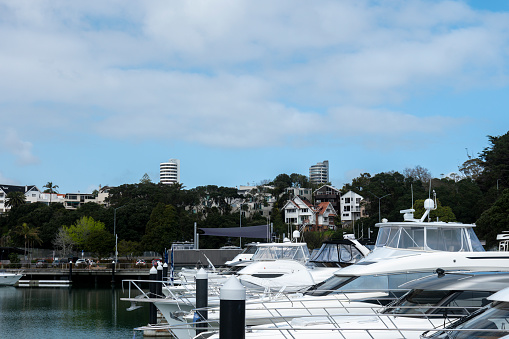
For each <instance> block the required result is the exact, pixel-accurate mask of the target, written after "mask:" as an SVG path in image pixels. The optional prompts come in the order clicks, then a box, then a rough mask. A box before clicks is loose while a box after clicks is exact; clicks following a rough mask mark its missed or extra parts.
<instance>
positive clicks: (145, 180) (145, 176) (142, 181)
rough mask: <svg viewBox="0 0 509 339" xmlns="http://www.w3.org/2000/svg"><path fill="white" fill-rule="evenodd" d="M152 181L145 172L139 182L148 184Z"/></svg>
mask: <svg viewBox="0 0 509 339" xmlns="http://www.w3.org/2000/svg"><path fill="white" fill-rule="evenodd" d="M150 183H152V180H150V177H149V176H148V174H147V173H145V174H143V177H142V178H141V179H140V184H150Z"/></svg>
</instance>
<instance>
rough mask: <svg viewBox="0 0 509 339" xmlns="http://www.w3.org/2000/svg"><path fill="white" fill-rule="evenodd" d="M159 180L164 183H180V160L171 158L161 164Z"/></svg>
mask: <svg viewBox="0 0 509 339" xmlns="http://www.w3.org/2000/svg"><path fill="white" fill-rule="evenodd" d="M159 181H160V182H161V183H162V184H178V183H180V160H179V159H170V160H169V161H168V162H162V163H160V164H159Z"/></svg>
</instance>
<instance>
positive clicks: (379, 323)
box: [210, 270, 509, 339]
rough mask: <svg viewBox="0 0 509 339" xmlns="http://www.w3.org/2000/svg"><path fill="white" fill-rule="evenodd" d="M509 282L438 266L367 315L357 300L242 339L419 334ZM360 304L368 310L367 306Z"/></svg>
mask: <svg viewBox="0 0 509 339" xmlns="http://www.w3.org/2000/svg"><path fill="white" fill-rule="evenodd" d="M508 284H509V273H500V272H476V273H468V274H466V273H463V272H455V273H447V274H445V273H444V272H443V271H441V270H439V273H438V275H432V276H428V277H425V278H421V279H417V280H415V281H411V282H408V283H406V284H405V286H404V287H408V288H412V289H411V290H410V291H409V292H408V293H407V294H405V295H404V296H402V297H401V298H400V299H398V300H396V301H395V302H393V303H391V304H389V305H387V306H386V307H384V308H371V313H369V312H359V311H358V309H359V308H360V307H362V306H360V305H361V304H362V303H357V305H356V306H355V307H352V308H350V310H349V312H337V310H338V309H334V310H333V309H329V308H327V313H326V315H325V316H324V315H323V314H322V315H314V316H307V317H302V318H293V319H290V320H287V321H284V322H280V323H277V324H274V325H264V326H252V327H249V330H248V331H247V332H246V338H258V337H267V338H302V339H312V338H344V339H359V338H376V339H394V338H419V336H420V335H421V333H422V332H424V331H426V330H429V329H436V328H443V327H444V326H446V325H449V324H452V323H453V322H454V321H455V320H456V319H458V318H462V317H464V316H469V315H471V314H472V313H474V312H476V311H477V310H479V309H480V308H481V307H483V306H485V305H486V304H488V303H489V300H490V295H491V294H492V293H494V292H495V291H499V290H500V289H502V288H504V287H505V286H507V285H508ZM364 304H365V306H364V307H365V308H366V309H369V305H370V304H367V303H364ZM366 305H368V307H367V306H366ZM506 317H507V314H506ZM499 325H501V324H499ZM501 327H502V326H499V328H501ZM505 334H507V333H505ZM210 338H217V336H211V337H210ZM439 338H449V337H448V336H443V337H439ZM462 338H463V337H462ZM464 338H472V337H471V336H468V337H464ZM476 338H477V337H476ZM483 338H484V337H483ZM489 338H492V337H489Z"/></svg>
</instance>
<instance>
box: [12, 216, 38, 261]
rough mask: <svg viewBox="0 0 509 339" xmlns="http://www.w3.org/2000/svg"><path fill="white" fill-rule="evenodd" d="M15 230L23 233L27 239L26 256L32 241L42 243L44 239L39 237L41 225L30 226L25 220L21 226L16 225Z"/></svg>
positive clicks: (20, 233)
mask: <svg viewBox="0 0 509 339" xmlns="http://www.w3.org/2000/svg"><path fill="white" fill-rule="evenodd" d="M14 232H15V233H16V234H18V235H21V236H22V237H23V238H24V240H25V258H26V255H27V247H28V249H29V250H30V243H32V244H33V243H34V242H37V243H38V244H40V243H42V240H41V238H40V237H39V227H30V226H28V224H27V223H26V222H24V223H23V224H21V226H18V227H16V229H15V231H14Z"/></svg>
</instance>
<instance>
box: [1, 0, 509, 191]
mask: <svg viewBox="0 0 509 339" xmlns="http://www.w3.org/2000/svg"><path fill="white" fill-rule="evenodd" d="M508 75H509V5H508V2H507V1H473V0H472V1H438V0H436V1H411V0H410V1H403V0H401V1H399V0H388V1H362V0H361V1H359V0H355V1H353V0H352V1H326V0H324V1H303V0H301V1H299V0H286V1H284V0H282V1H268V0H266V1H264V0H260V1H243V0H222V1H205V0H196V1H170V2H168V1H143V2H133V1H123V0H122V1H121V0H118V1H107V2H104V1H86V2H85V1H81V2H79V1H55V0H52V1H43V0H41V1H36V2H34V1H0V122H1V126H2V128H1V133H0V183H3V184H17V185H32V184H35V185H37V186H38V187H39V188H40V189H42V186H43V185H44V184H46V183H47V182H48V181H52V182H53V183H54V184H57V185H59V191H60V192H61V193H70V192H77V191H80V192H92V190H94V189H96V188H97V187H98V186H99V185H103V186H104V185H110V186H116V185H121V184H124V183H135V182H139V180H140V179H141V177H142V176H143V174H144V173H148V174H149V176H150V177H151V179H152V180H153V181H158V180H159V163H161V162H165V161H167V160H168V159H171V158H177V159H180V161H181V181H182V183H183V184H184V186H185V187H186V188H192V187H196V186H202V185H208V184H211V185H218V186H232V187H234V186H238V185H245V184H248V183H249V184H253V183H254V184H257V183H260V182H261V181H263V180H266V179H269V180H271V179H273V178H275V177H276V176H277V175H278V174H280V173H287V174H291V173H300V174H305V175H307V174H308V169H309V166H311V165H313V164H316V163H317V162H320V161H323V160H329V163H330V177H331V181H332V183H333V185H335V186H337V187H342V186H343V184H345V183H348V182H350V181H351V179H352V178H354V177H356V176H358V175H359V174H360V173H364V172H368V173H371V174H376V173H380V172H384V171H403V170H404V169H405V168H413V167H415V166H418V165H419V166H422V167H425V168H427V169H429V170H430V171H431V173H432V175H433V176H434V177H440V176H441V175H442V174H444V175H447V174H449V173H452V172H458V166H459V165H461V164H462V163H463V162H464V161H465V160H467V151H468V153H469V154H470V155H474V156H475V155H477V154H478V153H479V152H481V151H482V150H483V149H484V148H485V147H487V146H488V138H487V136H488V135H493V136H496V135H502V134H505V133H506V132H507V131H508V129H509V114H508V111H509V110H508V106H509V77H508Z"/></svg>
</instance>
